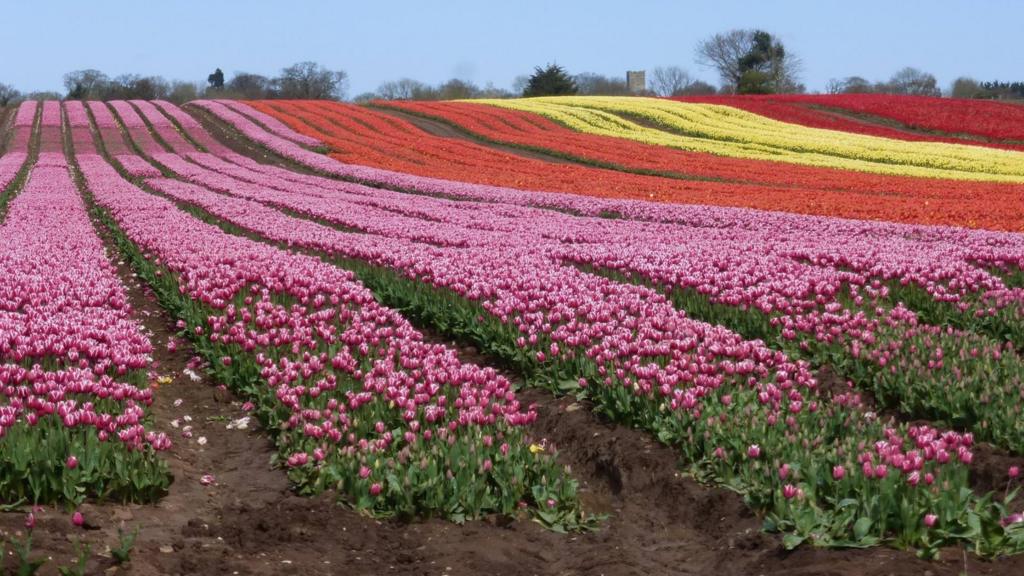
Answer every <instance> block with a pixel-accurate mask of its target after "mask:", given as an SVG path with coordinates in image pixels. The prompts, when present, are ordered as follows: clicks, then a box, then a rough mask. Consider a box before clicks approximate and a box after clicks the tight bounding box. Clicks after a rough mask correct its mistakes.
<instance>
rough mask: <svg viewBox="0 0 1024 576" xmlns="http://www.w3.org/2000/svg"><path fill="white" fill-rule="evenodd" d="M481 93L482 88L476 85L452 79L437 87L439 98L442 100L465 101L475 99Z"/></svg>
mask: <svg viewBox="0 0 1024 576" xmlns="http://www.w3.org/2000/svg"><path fill="white" fill-rule="evenodd" d="M479 92H480V88H478V87H477V86H476V84H473V83H472V82H467V81H466V80H460V79H458V78H452V79H451V80H449V81H447V82H445V83H444V84H441V85H440V86H438V87H437V96H438V98H439V99H441V100H464V99H466V98H473V97H475V96H476V95H477V93H479Z"/></svg>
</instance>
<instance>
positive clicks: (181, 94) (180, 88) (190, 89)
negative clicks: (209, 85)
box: [167, 80, 199, 104]
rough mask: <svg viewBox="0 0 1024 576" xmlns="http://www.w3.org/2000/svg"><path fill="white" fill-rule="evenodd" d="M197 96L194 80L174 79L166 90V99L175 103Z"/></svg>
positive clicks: (197, 87) (193, 98)
mask: <svg viewBox="0 0 1024 576" xmlns="http://www.w3.org/2000/svg"><path fill="white" fill-rule="evenodd" d="M196 98H199V86H198V85H197V84H196V83H195V82H185V81H182V80H174V81H172V82H171V87H170V89H169V90H168V91H167V99H168V100H170V101H171V102H174V103H175V104H184V103H185V102H188V101H190V100H195V99H196Z"/></svg>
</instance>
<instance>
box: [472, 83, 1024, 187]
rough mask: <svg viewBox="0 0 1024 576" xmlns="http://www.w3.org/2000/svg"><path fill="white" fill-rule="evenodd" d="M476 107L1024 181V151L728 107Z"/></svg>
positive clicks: (624, 133) (643, 134) (867, 167)
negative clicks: (803, 122)
mask: <svg viewBox="0 0 1024 576" xmlns="http://www.w3.org/2000/svg"><path fill="white" fill-rule="evenodd" d="M474 102H477V103H486V104H490V105H493V106H498V107H502V108H509V109H514V110H522V111H527V112H534V113H537V114H540V115H543V116H545V117H547V118H550V119H551V120H554V121H556V122H559V123H561V124H563V125H565V126H568V127H570V128H572V129H574V130H578V131H581V132H585V133H589V134H600V135H604V136H616V137H620V138H626V139H630V140H635V141H639V142H645V143H648V144H656V145H660V146H667V147H670V148H676V149H680V150H691V151H696V152H708V153H711V154H718V155H722V156H730V157H735V158H751V159H760V160H775V161H779V162H789V163H793V164H803V165H808V166H821V167H827V168H841V169H847V170H857V171H861V172H870V173H875V174H890V175H899V176H917V177H928V178H949V179H956V180H973V181H995V182H1024V153H1020V152H1013V151H1007V150H997V149H991V148H982V147H977V146H966V145H958V144H947V143H938V142H907V141H900V140H892V139H888V138H879V137H875V136H867V135H862V134H851V133H847V132H836V131H831V130H821V129H816V128H808V127H805V126H799V125H796V124H788V123H785V122H779V121H776V120H772V119H770V118H766V117H763V116H758V115H756V114H752V113H750V112H746V111H743V110H739V109H737V108H731V107H728V106H717V105H712V104H694V103H686V102H675V101H671V100H660V99H655V98H629V97H586V98H583V97H550V98H529V99H513V100H475V101H474Z"/></svg>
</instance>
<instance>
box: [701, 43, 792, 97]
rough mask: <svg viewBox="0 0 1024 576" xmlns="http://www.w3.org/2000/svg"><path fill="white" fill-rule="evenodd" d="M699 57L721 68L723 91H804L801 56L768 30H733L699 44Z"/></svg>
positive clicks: (710, 65)
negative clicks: (800, 76) (801, 78)
mask: <svg viewBox="0 0 1024 576" xmlns="http://www.w3.org/2000/svg"><path fill="white" fill-rule="evenodd" d="M697 60H698V61H699V62H700V63H701V64H703V65H705V66H709V67H711V68H714V69H716V70H718V73H719V75H720V76H721V78H722V90H723V92H725V91H728V92H742V93H784V92H802V91H803V86H802V85H801V84H800V82H799V72H800V60H799V58H797V57H796V56H795V55H794V54H793V53H792V52H791V51H789V50H786V48H785V46H784V45H783V44H782V41H781V40H779V39H778V38H776V37H774V36H772V35H771V34H770V33H768V32H765V31H764V30H730V31H728V32H723V33H719V34H715V35H714V36H711V37H710V38H707V39H705V40H702V41H701V42H700V43H699V44H697Z"/></svg>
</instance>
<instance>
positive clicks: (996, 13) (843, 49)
mask: <svg viewBox="0 0 1024 576" xmlns="http://www.w3.org/2000/svg"><path fill="white" fill-rule="evenodd" d="M0 14H2V15H3V17H2V20H0V29H2V30H3V32H2V34H0V45H3V52H2V54H3V55H2V56H0V82H2V83H6V84H11V85H13V86H15V87H16V88H18V89H20V90H22V91H25V92H28V91H37V90H39V91H41V90H55V91H61V92H63V88H62V83H61V78H62V76H63V75H64V73H65V72H68V71H71V70H77V69H83V68H96V69H99V70H102V71H104V72H106V73H107V74H108V75H110V76H117V75H119V74H123V73H137V74H142V75H160V76H163V77H165V78H167V79H181V80H189V81H199V82H203V83H205V80H206V76H207V75H208V74H209V73H211V72H212V71H213V70H214V68H217V67H220V68H222V69H223V70H224V72H225V74H226V75H227V77H228V78H229V79H230V77H231V75H232V74H233V73H234V72H238V71H245V72H252V73H258V74H264V75H267V76H275V75H277V74H278V73H279V71H280V69H281V68H283V67H285V66H288V65H290V64H292V63H295V62H298V61H303V60H313V61H316V62H319V63H321V64H323V65H324V66H326V67H328V68H331V69H336V70H337V69H340V70H344V71H345V72H347V73H348V75H349V95H350V96H354V95H357V94H359V93H362V92H367V91H372V90H374V89H376V88H377V86H378V85H380V83H382V82H384V81H387V80H394V79H398V78H402V77H410V78H415V79H417V80H421V81H423V82H427V83H430V84H437V83H440V82H443V81H445V80H447V79H449V78H453V77H457V78H461V79H463V80H469V81H472V82H475V83H477V84H479V85H481V86H483V85H485V84H487V83H488V82H491V83H493V84H494V85H495V86H497V87H504V88H508V87H511V85H512V82H513V80H514V78H515V77H516V76H517V75H521V74H528V73H529V72H530V71H531V70H532V69H533V67H534V66H537V65H543V64H546V63H549V62H556V63H558V64H560V65H562V66H564V67H565V68H566V69H568V70H569V71H570V72H571V73H574V74H575V73H580V72H597V73H602V74H607V75H612V76H621V77H624V76H625V72H626V70H643V69H646V70H651V69H653V68H654V67H657V66H671V65H678V66H680V67H682V68H684V69H686V70H688V71H689V72H690V73H691V75H693V76H695V77H697V78H701V79H703V80H705V81H709V82H712V83H714V84H717V83H718V77H717V74H716V73H715V72H714V71H712V70H709V69H707V68H703V67H701V66H700V65H699V64H697V62H696V61H695V57H694V46H695V45H696V44H697V42H698V41H699V40H701V39H702V38H705V37H707V36H709V35H711V34H714V33H716V32H721V31H726V30H729V29H732V28H753V27H757V28H761V29H764V30H767V31H769V32H771V33H773V34H775V35H777V36H778V37H779V38H781V39H782V41H783V42H784V43H785V45H786V47H787V49H788V50H789V51H790V52H793V53H796V54H797V55H799V56H800V58H801V59H802V61H803V74H802V78H803V81H804V83H805V84H806V85H807V87H808V89H809V90H810V91H821V90H824V87H825V83H826V82H827V81H828V80H829V79H830V78H842V77H845V76H850V75H858V76H863V77H865V78H867V79H869V80H871V81H877V80H885V79H887V78H888V77H889V76H891V75H892V73H893V72H895V71H896V70H898V69H900V68H902V67H904V66H914V67H917V68H920V69H922V70H924V71H927V72H930V73H932V74H934V75H935V76H936V77H937V78H938V80H939V84H940V86H942V87H944V88H946V87H948V86H949V84H950V83H951V82H952V81H953V80H954V79H955V78H957V77H958V76H961V75H969V76H972V77H975V78H977V79H979V80H992V79H1000V80H1024V46H1022V45H1021V44H1020V37H1021V36H1020V31H1021V27H1022V25H1024V24H1022V23H1024V0H974V1H968V0H930V1H918V0H885V1H877V0H846V1H832V0H818V1H811V0H775V1H770V0H761V1H753V0H748V1H738V0H719V1H714V2H712V1H709V2H683V1H675V2H672V1H667V0H649V1H645V0H631V1H627V0H619V1H615V0H586V1H576V0H573V1H568V0H562V1H558V0H548V1H541V0H513V1H507V0H506V1H491V2H488V1H486V0H474V1H466V0H447V1H444V2H441V1H436V2H429V1H425V0H385V1H377V2H373V1H367V0H362V1H360V2H351V3H350V2H342V1H335V2H329V1H319V0H316V1H314V0H290V1H288V2H269V1H264V0H249V1H226V0H225V1H217V0H205V1H198V0H165V1H163V2H152V1H136V2H127V1H113V0H91V1H88V2H83V1H81V0H76V1H70V0H37V1H11V0H0Z"/></svg>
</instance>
